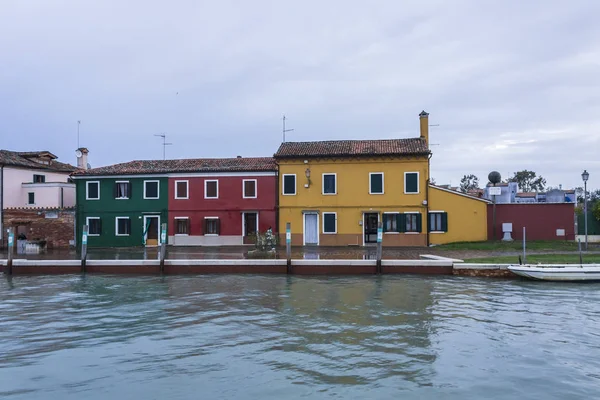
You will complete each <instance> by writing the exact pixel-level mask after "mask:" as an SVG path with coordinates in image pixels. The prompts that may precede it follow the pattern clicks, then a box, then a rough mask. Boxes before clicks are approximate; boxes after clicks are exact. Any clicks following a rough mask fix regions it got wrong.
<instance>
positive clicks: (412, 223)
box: [404, 213, 421, 233]
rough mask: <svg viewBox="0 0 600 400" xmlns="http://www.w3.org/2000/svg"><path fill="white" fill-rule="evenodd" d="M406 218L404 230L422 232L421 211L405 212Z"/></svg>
mask: <svg viewBox="0 0 600 400" xmlns="http://www.w3.org/2000/svg"><path fill="white" fill-rule="evenodd" d="M404 218H405V220H406V224H405V229H404V232H412V233H419V232H421V214H420V213H405V214H404Z"/></svg>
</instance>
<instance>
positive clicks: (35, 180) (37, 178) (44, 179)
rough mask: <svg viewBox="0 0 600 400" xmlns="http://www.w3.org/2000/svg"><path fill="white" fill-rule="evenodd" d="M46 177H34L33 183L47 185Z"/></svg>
mask: <svg viewBox="0 0 600 400" xmlns="http://www.w3.org/2000/svg"><path fill="white" fill-rule="evenodd" d="M45 182H46V175H35V174H34V175H33V183H45Z"/></svg>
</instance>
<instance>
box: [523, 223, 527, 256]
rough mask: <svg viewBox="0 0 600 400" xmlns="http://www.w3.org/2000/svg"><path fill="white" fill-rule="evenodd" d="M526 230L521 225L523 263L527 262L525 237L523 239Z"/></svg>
mask: <svg viewBox="0 0 600 400" xmlns="http://www.w3.org/2000/svg"><path fill="white" fill-rule="evenodd" d="M526 233H527V231H526V228H525V227H523V264H527V250H526V244H525V243H526V239H525V235H526Z"/></svg>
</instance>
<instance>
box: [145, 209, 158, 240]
mask: <svg viewBox="0 0 600 400" xmlns="http://www.w3.org/2000/svg"><path fill="white" fill-rule="evenodd" d="M159 230H160V217H159V216H158V215H156V216H150V215H145V216H144V242H145V243H146V246H147V247H151V246H158V244H159V243H158V238H159V237H160V232H159Z"/></svg>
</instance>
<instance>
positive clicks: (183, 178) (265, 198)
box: [168, 157, 278, 246]
mask: <svg viewBox="0 0 600 400" xmlns="http://www.w3.org/2000/svg"><path fill="white" fill-rule="evenodd" d="M181 161H185V162H186V165H185V171H180V172H172V173H169V205H168V207H169V228H168V234H169V244H171V245H174V246H221V245H241V244H248V243H251V240H250V236H251V235H252V234H254V233H256V232H257V231H260V232H265V231H266V230H267V229H269V228H271V229H272V230H273V233H275V232H276V230H277V221H276V214H277V211H276V204H277V194H278V192H277V188H276V185H277V167H276V164H275V161H274V160H273V159H272V158H267V157H261V158H242V157H237V158H223V159H193V160H181Z"/></svg>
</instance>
